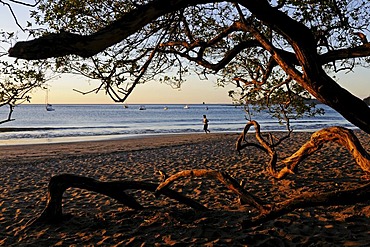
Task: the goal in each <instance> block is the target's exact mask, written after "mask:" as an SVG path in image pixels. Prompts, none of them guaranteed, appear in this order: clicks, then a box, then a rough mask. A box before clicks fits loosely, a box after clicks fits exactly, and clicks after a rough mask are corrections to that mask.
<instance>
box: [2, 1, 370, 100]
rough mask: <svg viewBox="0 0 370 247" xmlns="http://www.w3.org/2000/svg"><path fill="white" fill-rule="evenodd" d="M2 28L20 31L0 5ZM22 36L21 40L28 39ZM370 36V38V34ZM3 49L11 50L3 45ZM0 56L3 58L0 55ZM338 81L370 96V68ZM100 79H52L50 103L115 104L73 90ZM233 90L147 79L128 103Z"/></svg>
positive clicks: (23, 13)
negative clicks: (148, 80)
mask: <svg viewBox="0 0 370 247" xmlns="http://www.w3.org/2000/svg"><path fill="white" fill-rule="evenodd" d="M15 14H16V15H17V18H18V21H19V22H20V24H21V25H22V26H25V23H26V20H27V16H28V9H27V8H26V7H19V6H18V7H16V8H15ZM0 23H1V24H0V31H18V32H21V30H20V29H19V28H18V27H17V26H16V24H15V21H14V18H13V17H12V16H11V13H10V11H9V10H8V9H7V8H6V7H4V6H0ZM26 38H27V37H25V38H21V39H20V40H25V39H26ZM368 38H370V37H368ZM2 49H8V47H6V48H5V47H3V48H2ZM0 59H4V58H3V57H1V58H0ZM336 77H337V79H336V80H337V82H338V83H339V84H340V85H341V86H342V87H344V88H346V89H347V90H349V91H350V92H351V93H352V94H354V95H356V96H358V97H360V98H365V97H367V96H370V69H365V68H357V69H355V72H350V73H348V74H345V73H340V74H337V76H336ZM98 83H99V82H94V81H91V80H87V79H85V78H82V77H78V76H71V75H63V76H62V77H61V78H59V79H56V80H53V81H49V82H48V85H49V88H50V91H49V102H50V103H52V104H110V103H114V102H113V101H112V100H111V99H110V98H109V96H107V95H105V94H104V92H101V93H99V94H94V93H92V94H89V95H81V94H79V93H77V92H75V91H73V89H77V90H80V91H90V90H91V89H94V88H96V86H97V85H98ZM232 89H234V86H233V85H229V86H227V87H225V88H220V87H216V86H215V79H210V80H207V81H205V80H199V79H198V78H197V77H196V76H194V77H191V78H188V79H187V81H186V82H185V83H184V84H183V85H182V87H181V89H173V88H171V87H170V86H168V85H166V84H161V83H159V82H155V81H152V82H148V83H146V84H142V85H138V86H137V87H136V88H135V89H134V91H133V93H132V94H131V95H130V96H129V98H128V100H127V103H128V104H150V103H152V104H156V103H157V104H171V103H174V104H176V103H178V104H200V103H202V102H206V103H208V104H212V103H231V99H230V98H229V97H228V91H229V90H232ZM45 96H46V92H45V91H42V90H38V91H35V92H33V94H32V100H31V103H33V104H44V103H45Z"/></svg>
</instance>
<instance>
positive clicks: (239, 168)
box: [0, 132, 370, 246]
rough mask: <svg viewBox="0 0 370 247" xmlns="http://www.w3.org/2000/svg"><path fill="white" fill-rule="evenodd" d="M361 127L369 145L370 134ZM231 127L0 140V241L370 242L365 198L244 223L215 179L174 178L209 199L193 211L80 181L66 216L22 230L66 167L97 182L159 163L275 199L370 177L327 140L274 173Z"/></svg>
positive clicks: (138, 176) (141, 177) (181, 187)
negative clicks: (119, 195)
mask: <svg viewBox="0 0 370 247" xmlns="http://www.w3.org/2000/svg"><path fill="white" fill-rule="evenodd" d="M310 134H311V133H304V132H303V133H293V135H292V138H291V139H290V140H287V141H286V142H284V143H283V144H282V146H281V147H280V148H279V150H280V151H279V155H280V157H285V156H288V155H290V154H292V153H293V152H294V151H295V150H296V149H298V147H299V146H300V145H302V144H303V143H304V142H305V141H306V140H308V138H309V136H310ZM357 134H359V138H360V141H361V143H362V144H363V146H364V147H365V149H366V150H367V151H368V152H370V137H369V136H368V135H365V134H362V133H360V132H357ZM237 136H238V135H237V134H213V133H212V134H191V135H171V136H153V137H150V138H138V139H129V140H110V141H96V142H79V143H64V144H48V145H25V146H4V147H0V155H1V157H2V158H1V160H0V174H1V178H0V192H1V193H0V245H1V246H126V245H127V246H369V243H370V205H369V201H368V202H367V203H360V204H357V205H351V206H331V207H316V208H307V209H299V210H295V211H293V212H292V213H288V214H286V215H285V216H282V217H279V218H277V219H276V220H272V221H270V222H268V223H265V224H262V225H259V226H256V227H252V228H247V229H244V228H243V227H242V226H241V223H242V222H243V220H246V219H250V217H251V215H255V214H256V213H257V212H256V210H255V209H253V208H252V207H250V206H240V205H239V204H238V198H237V197H236V196H235V194H233V193H231V192H230V191H228V190H227V189H225V187H224V186H223V185H222V184H220V183H219V182H218V181H214V180H209V179H204V178H203V179H201V178H193V179H190V178H187V179H182V180H180V181H178V182H176V183H175V184H173V185H172V186H171V188H172V189H174V190H177V191H179V192H181V193H183V194H185V195H187V196H189V197H191V198H193V199H195V200H197V201H198V202H200V203H202V204H203V205H205V206H206V207H208V208H210V209H212V210H210V211H207V212H197V211H195V210H193V209H191V208H189V207H187V206H184V205H181V204H179V203H178V202H176V201H174V200H172V199H168V198H166V197H164V196H161V197H159V198H155V197H154V196H153V194H152V193H150V192H146V191H131V194H132V195H135V196H136V198H137V200H138V201H139V202H140V203H142V205H143V206H145V207H146V208H145V209H144V210H140V211H135V210H132V209H129V208H127V207H126V206H124V205H122V204H119V203H117V202H116V201H115V200H114V199H111V198H109V197H106V196H104V195H100V194H97V193H94V192H89V191H86V190H81V189H74V188H72V189H68V190H67V191H66V192H65V194H64V199H63V210H64V213H69V214H72V215H73V217H72V218H71V219H68V220H65V221H63V222H62V223H58V224H37V225H34V226H32V227H29V228H26V229H23V226H24V225H25V224H26V223H27V222H28V221H29V220H31V219H33V218H35V217H36V216H38V215H39V214H40V213H41V212H42V210H43V209H44V207H45V205H46V199H47V186H48V182H49V180H50V178H51V177H52V176H54V175H58V174H63V173H71V174H77V175H82V176H88V177H91V178H95V179H98V180H101V181H114V180H138V181H148V182H154V183H158V182H159V180H160V176H159V174H158V172H157V171H158V170H163V171H165V172H166V173H167V174H168V175H172V174H174V173H176V172H178V171H181V170H185V169H215V170H220V171H221V170H222V171H227V172H228V173H229V174H230V175H232V176H233V177H234V178H236V179H237V180H241V179H244V180H245V181H246V182H247V188H248V190H249V192H251V193H253V194H255V195H256V196H258V197H260V198H262V199H263V200H266V201H268V202H279V201H283V200H286V199H289V198H292V197H295V196H298V195H300V194H301V193H303V192H307V191H311V192H324V191H332V190H335V189H344V188H351V187H355V186H358V185H361V184H365V183H368V181H366V180H365V179H363V178H361V176H363V175H364V173H363V172H362V171H361V170H360V169H359V167H358V166H357V165H356V164H355V162H354V161H353V159H352V158H351V156H350V155H349V152H348V151H347V150H345V149H344V148H342V147H340V146H338V145H336V144H330V145H325V146H324V148H323V149H321V150H320V151H318V152H317V153H316V154H315V155H314V156H312V157H309V158H308V159H306V160H305V161H304V162H303V163H302V164H300V166H299V167H300V169H299V173H298V174H296V175H292V176H289V177H288V178H286V179H284V180H281V181H276V180H274V179H273V178H271V176H270V175H269V174H268V173H266V172H265V167H266V165H265V164H266V162H267V161H268V157H267V156H266V155H265V154H264V153H262V152H261V151H259V150H257V149H255V148H248V149H245V150H243V151H242V153H241V154H237V153H236V152H235V150H234V147H235V145H234V143H235V141H236V139H237Z"/></svg>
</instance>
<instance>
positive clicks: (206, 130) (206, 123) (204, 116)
mask: <svg viewBox="0 0 370 247" xmlns="http://www.w3.org/2000/svg"><path fill="white" fill-rule="evenodd" d="M208 122H209V121H208V119H207V116H206V115H203V130H204V132H206V134H207V133H210V132H211V131H209V129H208Z"/></svg>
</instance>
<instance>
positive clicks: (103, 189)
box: [27, 174, 207, 226]
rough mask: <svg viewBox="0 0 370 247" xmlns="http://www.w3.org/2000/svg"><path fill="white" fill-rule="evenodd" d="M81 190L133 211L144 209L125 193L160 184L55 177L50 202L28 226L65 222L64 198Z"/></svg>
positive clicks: (180, 197) (194, 205)
mask: <svg viewBox="0 0 370 247" xmlns="http://www.w3.org/2000/svg"><path fill="white" fill-rule="evenodd" d="M71 187H73V188H80V189H86V190H90V191H94V192H97V193H100V194H104V195H106V196H109V197H111V198H114V199H116V200H117V201H118V202H120V203H122V204H124V205H126V206H128V207H130V208H132V209H143V208H144V207H143V206H142V205H140V204H139V203H138V202H137V201H136V200H135V198H134V197H132V196H130V195H127V194H126V193H125V192H124V191H125V190H127V189H136V190H148V191H152V192H154V191H155V190H156V188H157V187H158V184H153V183H147V182H141V181H112V182H101V181H98V180H95V179H93V178H88V177H83V176H78V175H73V174H62V175H58V176H54V177H52V178H51V179H50V182H49V186H48V200H47V205H46V207H45V209H44V211H43V212H42V213H41V215H40V216H39V217H38V218H36V219H34V220H32V221H31V222H29V223H28V224H27V225H28V226H29V225H31V224H34V223H36V222H58V221H61V220H63V218H64V217H65V215H63V212H62V196H63V193H64V192H65V191H66V190H67V189H68V188H71ZM162 194H164V195H166V196H168V197H170V198H172V199H174V200H177V201H178V202H180V203H183V204H185V205H187V206H189V207H192V208H194V209H196V210H207V208H206V207H204V206H203V205H201V204H199V203H197V202H195V201H194V200H192V199H190V198H187V197H185V196H183V195H181V194H180V193H178V192H176V191H173V190H170V189H164V190H163V191H162Z"/></svg>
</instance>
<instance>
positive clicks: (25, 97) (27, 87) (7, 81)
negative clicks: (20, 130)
mask: <svg viewBox="0 0 370 247" xmlns="http://www.w3.org/2000/svg"><path fill="white" fill-rule="evenodd" d="M15 39H16V35H15V33H14V32H0V43H1V44H4V46H6V44H7V43H9V42H10V43H11V42H12V40H13V41H14V40H15ZM0 47H2V46H1V45H0ZM5 55H6V53H5V52H3V53H2V54H1V55H0V57H1V58H3V59H1V60H0V107H4V106H8V108H9V114H8V116H7V118H6V119H2V120H0V124H1V123H5V122H8V121H12V120H13V119H12V113H13V110H14V107H15V106H17V105H19V104H22V103H23V102H25V101H27V102H30V99H31V96H30V93H31V92H32V91H33V90H35V89H37V88H41V87H43V85H44V83H45V81H46V80H45V74H46V70H45V66H42V64H41V63H39V62H27V61H20V60H14V59H5V58H4V56H5ZM35 64H36V66H35Z"/></svg>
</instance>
